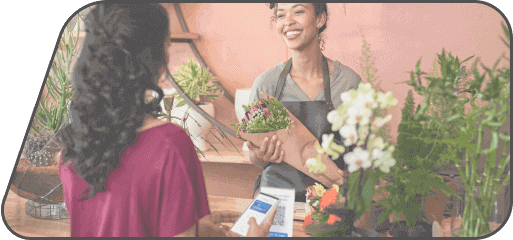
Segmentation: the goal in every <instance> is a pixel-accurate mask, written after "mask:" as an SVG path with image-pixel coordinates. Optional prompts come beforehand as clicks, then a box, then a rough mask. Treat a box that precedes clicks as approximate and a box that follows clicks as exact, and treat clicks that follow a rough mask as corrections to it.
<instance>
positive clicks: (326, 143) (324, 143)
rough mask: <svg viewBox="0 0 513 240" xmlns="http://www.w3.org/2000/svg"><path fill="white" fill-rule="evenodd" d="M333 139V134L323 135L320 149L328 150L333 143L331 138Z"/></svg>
mask: <svg viewBox="0 0 513 240" xmlns="http://www.w3.org/2000/svg"><path fill="white" fill-rule="evenodd" d="M334 137H335V134H333V133H332V134H323V135H322V144H321V147H322V148H324V149H328V148H329V147H330V144H331V143H332V142H333V138H334Z"/></svg>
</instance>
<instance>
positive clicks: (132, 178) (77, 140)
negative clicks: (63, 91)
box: [59, 3, 276, 237]
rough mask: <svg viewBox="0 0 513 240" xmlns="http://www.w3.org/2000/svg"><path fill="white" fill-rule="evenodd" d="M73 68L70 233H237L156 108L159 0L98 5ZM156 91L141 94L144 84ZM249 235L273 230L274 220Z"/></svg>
mask: <svg viewBox="0 0 513 240" xmlns="http://www.w3.org/2000/svg"><path fill="white" fill-rule="evenodd" d="M86 25H87V27H86V37H85V39H84V44H83V47H82V50H81V53H80V56H79V58H78V62H77V67H76V69H75V74H74V83H75V86H74V90H75V95H74V98H73V100H72V101H71V115H72V118H73V121H72V123H71V124H70V125H68V126H67V127H66V128H65V129H64V133H63V135H62V136H61V139H60V140H61V143H62V144H63V152H62V159H61V161H60V162H59V174H60V177H61V180H62V184H63V190H64V196H65V202H66V206H67V209H68V212H69V216H70V226H71V237H172V236H235V234H234V233H233V232H231V231H229V228H228V227H226V226H223V225H221V224H220V223H221V222H234V221H235V220H237V218H238V217H239V216H240V213H235V212H231V211H224V212H213V213H210V210H209V206H208V202H207V192H206V189H205V182H204V178H203V175H202V170H201V165H200V162H199V160H198V156H197V153H196V151H195V148H194V145H193V144H192V141H191V139H190V137H189V136H188V135H187V134H186V133H185V131H183V130H182V129H181V128H180V127H178V126H176V125H174V124H172V123H166V122H164V121H162V120H159V119H156V118H154V117H152V116H151V115H150V113H152V112H155V111H160V109H159V107H158V103H159V102H160V101H161V100H162V97H163V95H164V94H163V91H162V89H161V88H160V87H158V85H157V79H158V77H159V74H158V73H159V69H160V68H161V67H167V66H166V64H165V49H164V46H165V41H166V39H167V37H168V33H169V20H168V16H167V14H166V11H165V10H164V9H163V8H162V7H161V6H160V5H158V4H108V3H100V4H98V5H96V6H95V7H94V9H93V10H92V12H91V13H90V14H89V15H88V16H87V18H86ZM147 90H153V91H155V92H157V94H158V97H157V98H155V99H153V100H152V101H150V102H149V103H146V102H145V92H146V91H147ZM275 213H276V212H273V214H272V215H271V217H270V218H269V219H268V221H266V222H265V223H263V224H262V225H261V226H258V225H257V224H256V222H255V220H254V219H251V220H250V230H249V232H248V235H249V236H267V234H268V233H269V228H270V226H271V224H272V221H273V219H274V214H275Z"/></svg>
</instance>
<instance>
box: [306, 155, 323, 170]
mask: <svg viewBox="0 0 513 240" xmlns="http://www.w3.org/2000/svg"><path fill="white" fill-rule="evenodd" d="M320 157H321V155H317V158H309V159H308V160H306V167H307V168H308V171H309V172H311V173H322V172H324V171H325V170H326V166H324V164H322V162H321V158H320Z"/></svg>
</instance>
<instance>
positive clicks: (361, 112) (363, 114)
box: [347, 100, 372, 125]
mask: <svg viewBox="0 0 513 240" xmlns="http://www.w3.org/2000/svg"><path fill="white" fill-rule="evenodd" d="M355 101H356V100H355ZM347 114H348V115H349V118H348V119H347V124H356V123H360V124H361V125H367V124H368V123H369V118H370V116H371V115H372V110H371V109H370V108H366V107H364V106H363V105H359V104H358V105H353V106H351V107H350V108H349V109H347Z"/></svg>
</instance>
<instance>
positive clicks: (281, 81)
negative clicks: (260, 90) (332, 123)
mask: <svg viewBox="0 0 513 240" xmlns="http://www.w3.org/2000/svg"><path fill="white" fill-rule="evenodd" d="M291 68H292V58H290V59H289V61H287V64H286V65H285V68H284V69H283V71H281V73H280V77H279V78H278V83H277V84H276V93H275V97H276V99H278V100H280V99H281V95H282V94H283V88H284V87H285V81H286V80H287V75H288V74H289V72H290V69H291ZM322 78H323V88H324V97H325V98H326V103H327V105H328V109H329V110H330V111H331V110H333V109H335V108H334V107H333V103H332V102H331V90H330V74H329V68H328V60H327V59H326V57H324V55H322Z"/></svg>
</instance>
